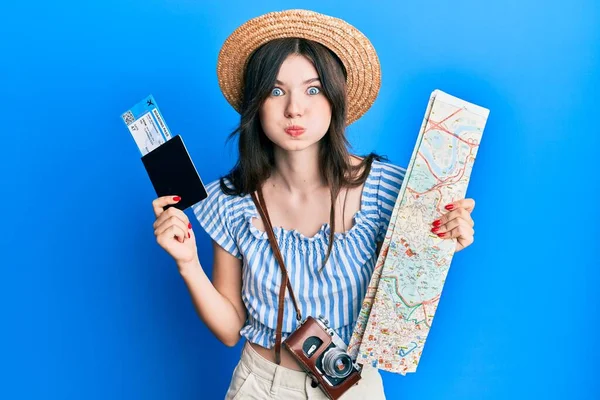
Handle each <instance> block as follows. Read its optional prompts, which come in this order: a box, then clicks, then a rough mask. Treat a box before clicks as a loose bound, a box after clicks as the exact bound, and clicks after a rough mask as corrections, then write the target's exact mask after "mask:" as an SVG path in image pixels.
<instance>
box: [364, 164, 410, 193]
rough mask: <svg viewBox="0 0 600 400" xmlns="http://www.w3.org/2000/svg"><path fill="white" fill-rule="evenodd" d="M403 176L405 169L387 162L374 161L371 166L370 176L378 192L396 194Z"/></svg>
mask: <svg viewBox="0 0 600 400" xmlns="http://www.w3.org/2000/svg"><path fill="white" fill-rule="evenodd" d="M405 175H406V168H404V167H400V166H398V165H395V164H392V163H390V162H387V161H378V160H374V161H373V165H372V166H371V176H372V178H373V181H374V182H375V184H376V185H377V186H378V189H380V190H384V191H392V192H394V191H395V192H396V194H397V193H398V191H399V190H400V187H401V186H402V182H403V181H404V176H405Z"/></svg>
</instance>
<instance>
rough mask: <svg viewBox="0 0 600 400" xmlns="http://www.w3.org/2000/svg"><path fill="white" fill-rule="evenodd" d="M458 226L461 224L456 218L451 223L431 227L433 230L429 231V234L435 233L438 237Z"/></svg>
mask: <svg viewBox="0 0 600 400" xmlns="http://www.w3.org/2000/svg"><path fill="white" fill-rule="evenodd" d="M463 223H466V222H463ZM460 224H461V220H460V219H458V218H456V219H453V220H451V221H448V222H447V223H445V224H443V225H440V226H437V227H433V229H431V232H433V233H435V234H436V235H438V236H439V235H440V234H442V235H443V234H444V233H447V232H450V231H451V230H452V229H454V228H456V227H458V226H459V225H460ZM448 237H449V236H448Z"/></svg>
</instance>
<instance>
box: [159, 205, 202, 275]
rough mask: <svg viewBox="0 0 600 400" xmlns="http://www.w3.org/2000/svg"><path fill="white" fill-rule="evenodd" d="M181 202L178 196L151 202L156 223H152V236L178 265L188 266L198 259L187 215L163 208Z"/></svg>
mask: <svg viewBox="0 0 600 400" xmlns="http://www.w3.org/2000/svg"><path fill="white" fill-rule="evenodd" d="M180 200H181V198H180V197H178V196H163V197H159V198H157V199H155V200H154V201H152V208H153V209H154V215H155V216H156V221H155V222H154V225H153V227H154V235H155V236H156V241H157V242H158V244H159V245H160V247H162V248H163V249H165V251H166V252H167V253H169V255H170V256H171V257H173V258H174V259H175V261H176V262H177V264H178V265H184V264H189V263H191V262H193V261H196V260H197V258H198V250H197V248H196V237H195V236H194V232H193V231H192V224H191V223H190V221H189V219H188V217H187V215H185V213H184V212H183V211H181V210H180V209H178V208H176V207H169V208H168V209H167V210H165V209H164V207H165V206H167V205H169V204H177V202H179V201H180Z"/></svg>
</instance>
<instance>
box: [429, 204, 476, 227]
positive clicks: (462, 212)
mask: <svg viewBox="0 0 600 400" xmlns="http://www.w3.org/2000/svg"><path fill="white" fill-rule="evenodd" d="M455 219H462V220H464V221H466V222H467V223H468V224H469V225H470V226H471V227H473V226H475V221H473V218H471V213H470V212H468V211H467V210H466V209H464V208H458V209H456V210H454V211H450V212H448V213H446V214H444V215H443V216H442V217H440V218H438V219H437V220H435V221H433V222H432V225H433V227H434V228H437V227H440V226H442V225H445V224H447V223H448V222H450V221H453V220H455Z"/></svg>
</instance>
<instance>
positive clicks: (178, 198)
mask: <svg viewBox="0 0 600 400" xmlns="http://www.w3.org/2000/svg"><path fill="white" fill-rule="evenodd" d="M179 200H181V197H179V196H175V197H173V201H179Z"/></svg>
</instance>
